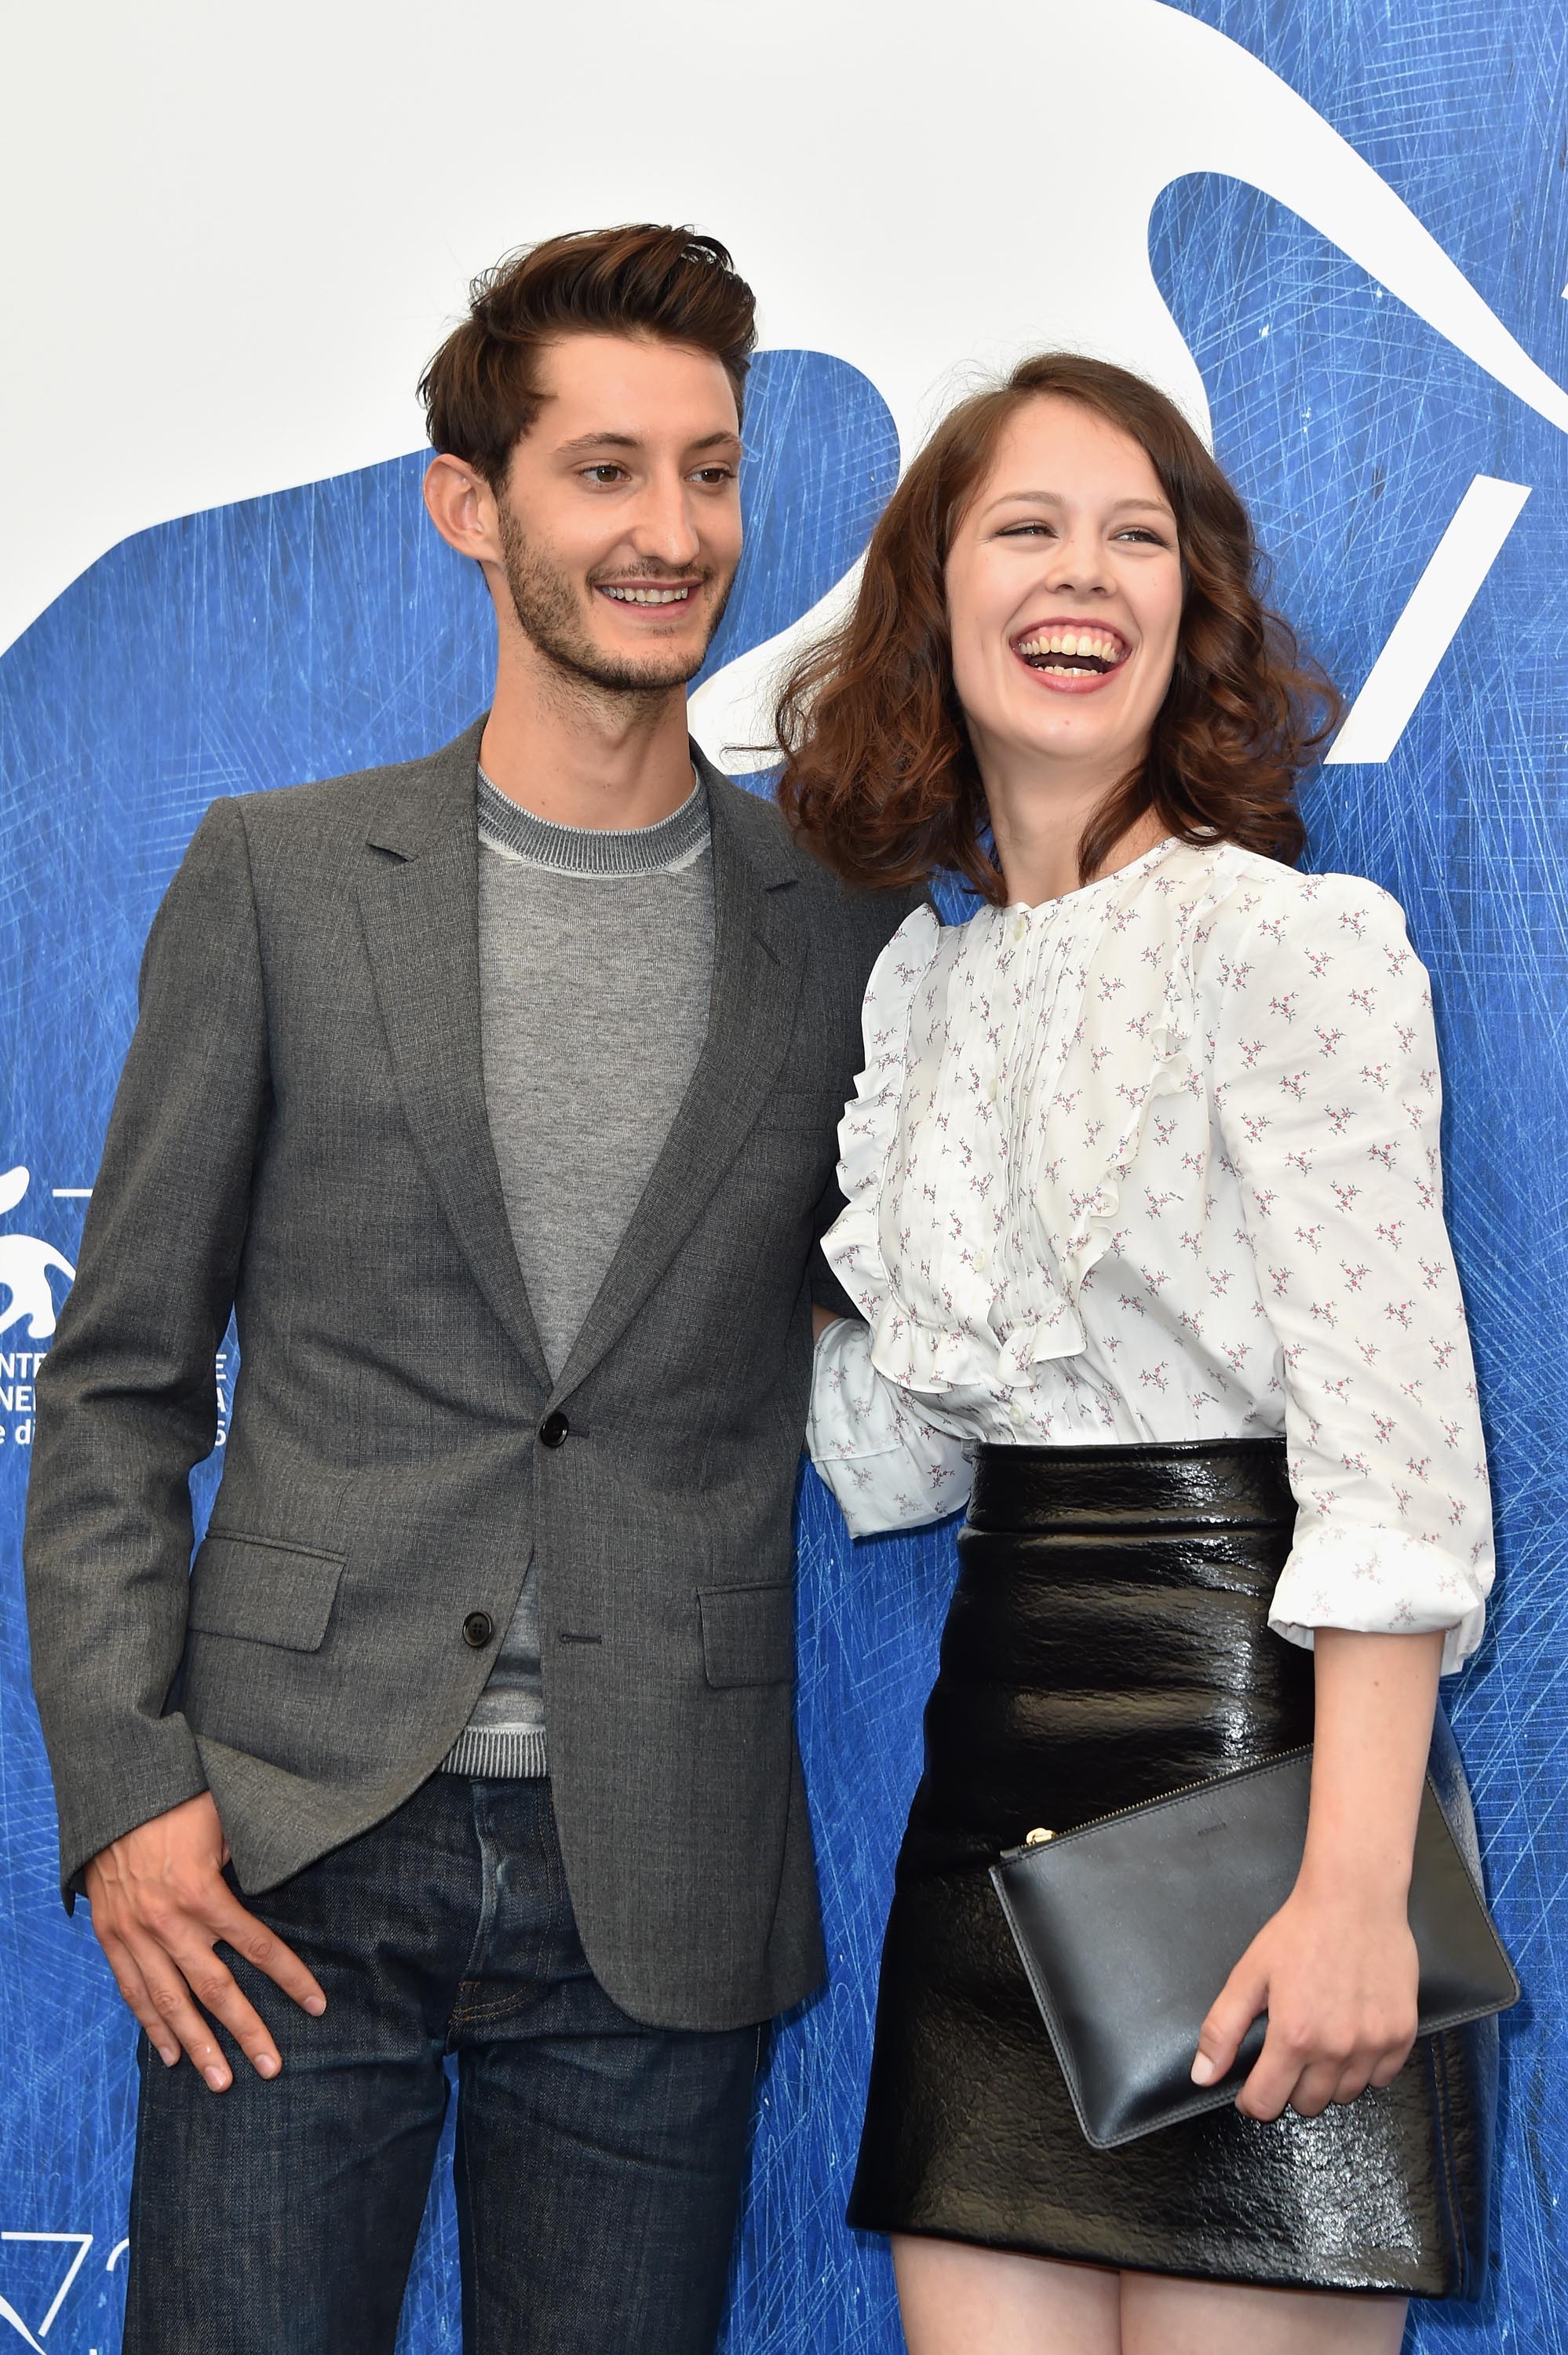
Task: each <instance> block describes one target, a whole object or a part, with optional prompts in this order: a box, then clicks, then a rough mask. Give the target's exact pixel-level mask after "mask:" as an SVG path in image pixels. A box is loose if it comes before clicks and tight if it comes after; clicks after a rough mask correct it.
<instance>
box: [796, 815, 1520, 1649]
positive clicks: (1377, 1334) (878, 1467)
mask: <svg viewBox="0 0 1568 2355" xmlns="http://www.w3.org/2000/svg"><path fill="white" fill-rule="evenodd" d="M864 1028H865V1055H866V1068H865V1070H864V1071H863V1072H862V1074H861V1076H860V1079H859V1080H858V1082H856V1093H855V1097H854V1100H853V1103H851V1104H850V1106H849V1108H848V1110H847V1111H846V1113H845V1115H844V1119H843V1122H842V1125H841V1127H840V1130H839V1142H840V1150H841V1155H842V1158H841V1161H840V1164H839V1176H840V1181H841V1183H842V1187H843V1190H844V1196H845V1199H846V1201H847V1204H848V1207H847V1209H845V1210H844V1211H843V1213H842V1216H841V1217H840V1218H839V1219H838V1220H837V1221H836V1223H835V1224H834V1226H833V1227H832V1230H831V1231H830V1232H829V1234H828V1236H827V1239H826V1244H825V1249H826V1252H827V1255H828V1258H829V1260H830V1261H831V1262H832V1265H833V1267H834V1268H835V1270H836V1272H837V1273H838V1275H839V1277H840V1280H841V1281H842V1284H843V1285H844V1287H845V1289H846V1291H847V1292H848V1293H849V1294H850V1295H851V1297H852V1298H853V1300H855V1301H856V1303H857V1304H858V1305H859V1306H860V1308H861V1310H862V1312H863V1316H864V1318H865V1322H864V1323H863V1324H862V1323H860V1322H859V1321H858V1320H857V1319H853V1318H844V1319H841V1320H840V1321H839V1322H837V1323H836V1324H834V1325H832V1327H830V1328H829V1329H828V1331H827V1332H826V1333H825V1334H824V1335H823V1337H822V1339H821V1342H820V1343H819V1345H818V1349H817V1355H816V1362H815V1377H814V1382H813V1391H812V1401H811V1414H810V1449H811V1455H812V1457H813V1460H814V1461H815V1463H816V1465H817V1467H818V1469H819V1471H820V1472H821V1475H822V1476H823V1478H824V1479H825V1480H827V1482H828V1483H829V1485H830V1486H831V1487H832V1489H833V1492H834V1494H835V1495H836V1496H837V1497H838V1499H839V1501H840V1503H841V1505H842V1508H843V1510H844V1513H845V1516H846V1518H847V1519H848V1521H849V1525H850V1528H851V1529H852V1530H853V1531H854V1533H855V1534H856V1535H863V1534H865V1533H866V1532H868V1531H870V1530H874V1529H890V1528H897V1527H901V1526H912V1525H914V1524H916V1523H919V1522H923V1521H930V1520H935V1519H938V1518H941V1517H942V1516H943V1515H944V1514H947V1513H949V1512H951V1511H953V1510H954V1508H956V1507H958V1506H959V1505H961V1504H962V1503H963V1501H964V1498H965V1497H966V1495H967V1493H968V1489H969V1455H968V1451H969V1449H971V1448H972V1446H973V1444H974V1443H975V1442H977V1441H982V1440H987V1441H997V1442H1009V1441H1011V1442H1013V1443H1019V1442H1025V1443H1030V1444H1035V1445H1041V1444H1046V1445H1048V1444H1053V1443H1054V1444H1058V1445H1063V1444H1077V1445H1081V1444H1085V1443H1086V1442H1091V1441H1101V1442H1120V1441H1144V1442H1148V1441H1160V1440H1181V1439H1209V1438H1233V1437H1239V1436H1245V1435H1248V1434H1254V1433H1256V1434H1266V1433H1278V1432H1283V1433H1284V1434H1285V1438H1286V1442H1287V1461H1288V1465H1289V1476H1290V1482H1291V1487H1292V1489H1293V1492H1294V1494H1295V1497H1296V1500H1297V1506H1298V1514H1297V1523H1296V1532H1295V1542H1294V1545H1293V1548H1292V1550H1291V1553H1290V1556H1289V1559H1288V1561H1287V1564H1286V1567H1285V1570H1284V1572H1283V1573H1282V1574H1281V1577H1280V1580H1279V1583H1278V1586H1277V1591H1276V1593H1275V1597H1274V1602H1273V1605H1272V1610H1271V1614H1270V1615H1271V1623H1272V1625H1274V1626H1275V1627H1276V1628H1277V1630H1278V1632H1279V1633H1280V1634H1281V1635H1283V1636H1288V1637H1290V1638H1291V1639H1292V1640H1293V1641H1295V1642H1297V1643H1299V1644H1307V1645H1309V1644H1310V1643H1311V1641H1312V1630H1313V1628H1314V1627H1318V1626H1333V1627H1349V1628H1360V1629H1364V1630H1399V1629H1404V1630H1409V1631H1411V1632H1415V1631H1425V1630H1435V1629H1438V1628H1442V1629H1445V1630H1446V1631H1447V1634H1446V1644H1445V1654H1444V1667H1445V1668H1446V1669H1449V1668H1457V1667H1458V1666H1459V1664H1460V1663H1461V1661H1463V1660H1464V1659H1465V1658H1466V1657H1467V1656H1468V1655H1469V1653H1470V1652H1472V1651H1473V1650H1474V1649H1475V1646H1476V1645H1477V1644H1478V1642H1479V1640H1480V1635H1481V1627H1482V1623H1483V1619H1484V1615H1485V1598H1486V1596H1487V1593H1488V1592H1489V1588H1490V1584H1491V1579H1492V1542H1491V1517H1490V1509H1489V1497H1488V1488H1487V1471H1486V1459H1485V1448H1484V1444H1483V1441H1482V1436H1481V1428H1480V1420H1479V1415H1478V1408H1477V1399H1476V1386H1475V1376H1474V1371H1473V1369H1472V1365H1471V1360H1470V1349H1469V1342H1468V1338H1467V1333H1466V1327H1465V1313H1464V1306H1463V1303H1462V1301H1461V1298H1460V1294H1459V1286H1458V1283H1457V1278H1456V1276H1455V1273H1454V1264H1453V1254H1452V1252H1451V1251H1450V1249H1449V1245H1448V1238H1447V1234H1446V1230H1445V1228H1444V1224H1443V1211H1442V1178H1441V1173H1440V1170H1439V1166H1438V1154H1437V1135H1438V1122H1439V1114H1440V1109H1441V1089H1440V1084H1439V1080H1438V1072H1437V1054H1436V1038H1435V1034H1434V1030H1433V1022H1432V1001H1431V994H1430V991H1429V990H1428V987H1427V984H1426V975H1425V971H1424V969H1423V967H1422V965H1421V964H1419V962H1418V961H1417V959H1416V957H1415V955H1414V953H1413V951H1412V949H1411V947H1410V945H1409V943H1408V941H1407V940H1406V938H1405V932H1404V918H1403V916H1402V914H1401V911H1400V910H1399V907H1398V906H1397V904H1396V903H1395V901H1394V900H1391V899H1390V898H1389V896H1388V894H1387V893H1386V892H1384V891H1382V890H1379V889H1378V888H1377V886H1376V885H1375V884H1372V883H1368V882H1363V881H1361V879H1358V878H1356V877H1354V876H1348V875H1317V876H1308V875H1300V874H1298V873H1297V872H1295V870H1294V869H1292V868H1287V867H1281V866H1278V865H1277V864H1276V863H1275V862H1274V861H1273V860H1271V859H1267V858H1259V857H1257V856H1256V855H1255V854H1254V853H1252V852H1250V851H1244V850H1238V849H1236V848H1235V847H1234V846H1233V845H1230V844H1218V845H1214V846H1212V847H1197V848H1194V847H1191V846H1189V845H1186V844H1183V843H1180V842H1175V841H1168V842H1165V843H1161V844H1160V846H1159V847H1157V848H1155V849H1153V850H1151V851H1150V852H1148V853H1147V854H1146V855H1145V856H1144V857H1143V858H1139V859H1136V860H1135V861H1134V862H1133V863H1132V864H1131V865H1130V866H1128V867H1124V868H1121V869H1119V870H1118V872H1117V873H1115V874H1113V875H1109V876H1107V877H1105V878H1103V879H1101V880H1100V881H1098V882H1097V883H1091V884H1089V885H1087V886H1086V887H1085V888H1084V889H1083V890H1077V891H1072V892H1069V893H1068V894H1067V895H1066V896H1065V898H1063V899H1060V900H1047V901H1045V902H1044V903H1043V904H1042V905H1040V906H1039V907H1035V908H1028V907H1023V906H1013V907H1008V908H994V907H988V908H985V909H983V910H982V911H980V914H978V915H976V916H974V917H972V918H971V919H970V920H969V922H968V923H965V924H962V925H954V926H946V927H944V926H942V925H940V924H939V923H938V921H937V919H936V917H935V916H934V915H933V914H932V913H931V911H929V910H928V909H922V910H919V911H917V912H916V914H914V915H912V916H910V917H909V918H908V919H907V920H906V922H905V923H904V924H903V925H902V926H901V928H900V929H899V931H898V932H897V933H895V936H894V938H893V940H892V941H891V942H890V943H888V945H887V947H886V948H885V950H884V952H883V954H882V956H881V957H880V959H879V960H878V962H877V964H876V967H875V970H874V973H873V975H872V977H871V981H870V984H869V986H868V987H867V990H866V996H865V1007H864Z"/></svg>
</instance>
